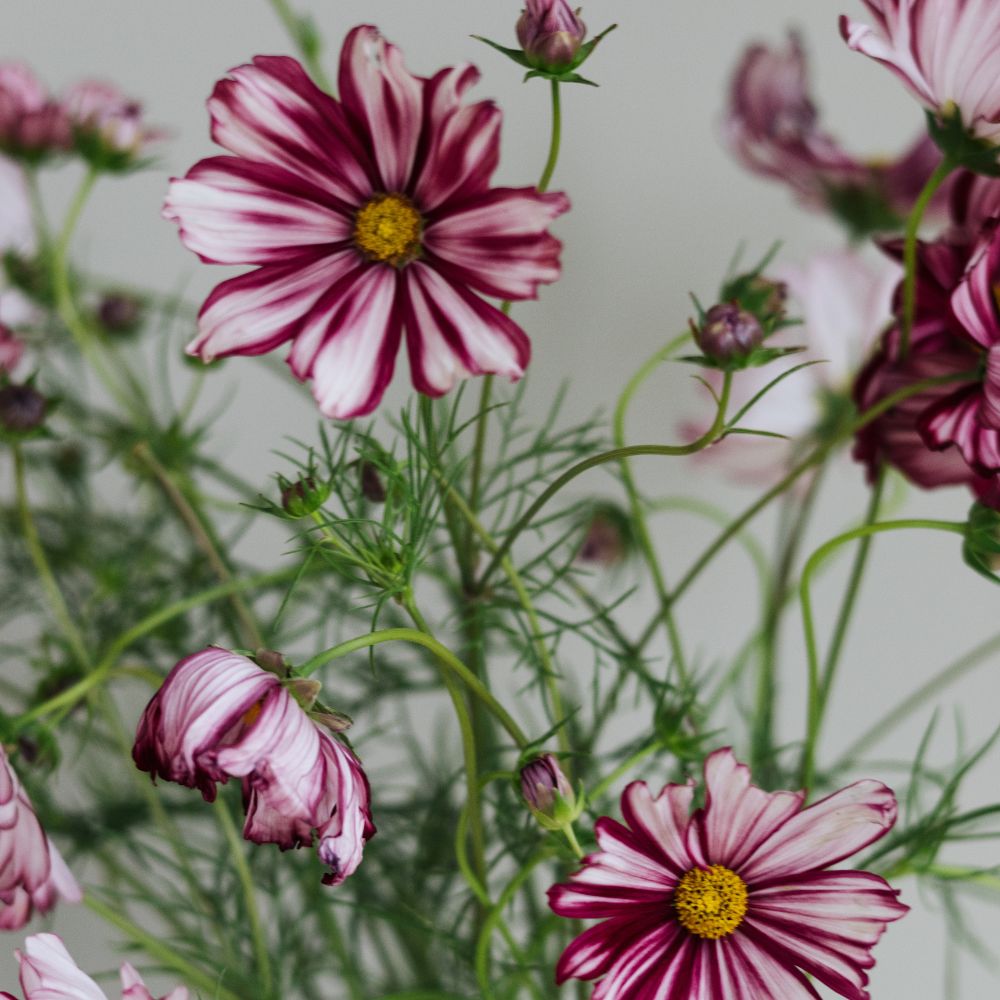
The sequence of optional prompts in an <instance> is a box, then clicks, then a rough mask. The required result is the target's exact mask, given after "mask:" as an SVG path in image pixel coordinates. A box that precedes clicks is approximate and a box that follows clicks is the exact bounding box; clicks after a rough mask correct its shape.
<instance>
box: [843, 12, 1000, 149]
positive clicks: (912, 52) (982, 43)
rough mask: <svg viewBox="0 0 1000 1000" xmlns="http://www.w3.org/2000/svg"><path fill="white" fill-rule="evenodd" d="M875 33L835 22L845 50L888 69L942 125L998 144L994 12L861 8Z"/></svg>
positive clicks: (999, 41)
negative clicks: (956, 125) (957, 125)
mask: <svg viewBox="0 0 1000 1000" xmlns="http://www.w3.org/2000/svg"><path fill="white" fill-rule="evenodd" d="M864 3H865V6H866V7H867V8H868V9H869V11H870V12H871V14H872V16H873V17H874V18H875V26H874V27H873V26H871V25H868V24H863V23H861V22H859V21H853V20H851V19H850V18H849V17H847V16H846V15H845V16H843V17H841V19H840V31H841V34H842V35H843V37H844V40H845V41H846V42H847V44H848V46H849V47H850V48H852V49H854V50H855V51H857V52H862V53H864V54H865V55H866V56H870V57H871V58H872V59H876V60H877V61H878V62H881V63H883V64H884V65H886V66H888V67H889V69H891V70H892V71H893V72H894V73H895V74H896V76H898V77H899V79H900V80H902V82H903V84H904V85H905V86H906V87H907V89H908V90H910V92H911V93H912V94H913V95H914V96H915V97H916V98H917V99H918V100H919V101H920V102H921V103H922V104H923V105H924V107H925V108H927V109H928V110H929V111H931V112H934V113H935V114H936V115H938V117H939V118H941V119H948V118H951V117H953V116H954V115H955V113H956V112H957V113H958V114H960V115H961V121H962V124H963V126H964V127H965V128H966V129H968V130H970V131H971V133H972V134H973V135H974V136H975V137H977V138H979V139H983V140H985V141H987V142H989V143H992V144H997V143H1000V4H997V3H996V0H864Z"/></svg>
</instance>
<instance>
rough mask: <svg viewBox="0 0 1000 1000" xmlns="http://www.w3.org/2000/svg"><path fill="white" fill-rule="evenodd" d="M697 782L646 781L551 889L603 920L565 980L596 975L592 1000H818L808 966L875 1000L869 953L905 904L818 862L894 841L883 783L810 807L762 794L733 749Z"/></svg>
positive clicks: (569, 953)
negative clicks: (695, 803)
mask: <svg viewBox="0 0 1000 1000" xmlns="http://www.w3.org/2000/svg"><path fill="white" fill-rule="evenodd" d="M705 781H706V786H707V795H706V800H705V807H704V809H702V810H699V811H698V812H696V813H695V814H694V816H693V817H689V816H688V812H689V810H690V806H691V802H692V792H693V789H692V787H691V786H690V785H683V786H682V785H668V786H667V787H666V788H665V789H664V791H663V793H661V795H660V796H658V797H657V798H656V799H653V798H652V797H651V796H650V795H649V792H648V790H647V789H646V788H645V786H644V785H643V784H642V783H636V784H633V785H630V786H629V787H628V788H627V789H626V791H625V793H624V794H623V796H622V812H623V815H624V816H625V818H626V820H627V821H628V824H629V826H627V827H626V826H623V825H622V824H620V823H616V822H615V821H614V820H611V819H609V818H607V817H602V818H601V819H599V820H598V822H597V826H596V830H595V832H596V834H597V841H598V844H599V846H600V848H601V850H600V851H599V852H597V853H595V854H592V855H590V856H588V857H586V858H585V859H584V861H583V866H582V868H581V869H580V871H578V872H576V873H574V874H573V875H571V876H570V879H569V881H567V882H565V883H563V884H560V885H555V886H553V887H552V888H551V889H550V890H549V905H550V906H551V908H552V909H553V910H554V911H555V912H556V913H558V914H559V915H561V916H566V917H573V918H577V919H587V918H592V919H598V920H602V919H603V921H604V922H603V923H599V924H597V925H596V926H594V927H591V928H589V929H588V930H586V931H584V932H583V933H582V934H581V935H580V936H579V937H578V938H577V939H576V940H575V941H573V942H572V943H571V944H570V945H569V947H568V948H567V949H566V951H565V952H564V953H563V956H562V958H561V959H560V962H559V965H558V968H557V981H558V982H560V983H561V982H563V981H564V980H565V979H568V978H580V979H599V982H598V983H597V985H596V987H595V989H594V992H593V998H594V1000H598V998H601V997H603V998H605V1000H652V998H655V1000H691V998H697V1000H723V998H724V1000H776V998H781V1000H806V998H810V997H811V998H813V1000H819V993H817V992H816V990H815V989H814V988H813V987H812V986H811V985H810V983H809V980H808V979H807V978H806V975H807V974H808V975H812V976H815V978H817V979H818V980H820V981H821V982H823V983H825V984H826V985H828V986H829V987H830V988H831V989H833V990H834V991H835V992H836V993H837V995H838V996H841V997H844V998H845V1000H870V998H869V996H868V993H867V992H866V991H865V989H864V987H865V985H866V984H867V981H868V980H867V970H868V969H869V968H871V966H872V965H873V964H874V960H873V959H872V956H871V949H872V947H873V946H874V945H875V944H876V943H877V941H878V939H879V937H880V936H881V934H882V932H883V931H884V929H885V926H886V925H887V924H888V923H889V922H891V921H893V920H897V919H899V918H900V917H901V916H902V915H903V914H904V913H906V912H907V907H905V906H903V905H902V904H900V903H898V902H897V900H896V893H895V891H894V890H893V889H891V888H890V887H889V886H888V885H887V884H886V883H885V882H884V881H883V880H882V879H880V878H878V877H877V876H874V875H869V874H867V873H864V872H841V871H821V870H820V869H823V868H825V867H826V866H827V865H830V864H833V863H835V862H836V861H839V860H840V859H841V858H843V857H844V856H846V855H847V854H848V853H851V852H853V851H856V850H858V849H860V848H861V847H863V846H865V845H867V844H869V843H871V842H872V841H873V840H876V839H878V838H879V837H881V836H883V835H884V834H885V833H886V832H887V831H888V830H889V828H890V827H891V826H892V823H893V821H894V820H895V816H896V803H895V799H894V798H893V797H892V793H891V792H889V790H888V789H886V788H885V786H884V785H881V784H879V783H878V782H874V781H863V782H858V783H857V784H856V785H852V786H851V787H849V788H846V789H843V790H842V791H840V792H837V793H835V794H834V795H831V796H829V797H828V798H826V799H824V800H822V801H821V802H818V803H816V804H815V805H813V806H811V807H810V808H808V809H803V808H802V803H803V796H801V795H799V794H793V793H791V792H765V791H762V790H761V789H758V788H755V787H754V786H753V785H751V784H750V780H749V772H748V771H747V769H746V768H745V767H744V766H742V765H740V764H738V763H737V762H736V760H735V758H734V757H733V754H732V751H730V750H728V749H723V750H719V751H716V752H715V753H713V754H711V755H710V756H709V758H708V759H707V760H706V762H705Z"/></svg>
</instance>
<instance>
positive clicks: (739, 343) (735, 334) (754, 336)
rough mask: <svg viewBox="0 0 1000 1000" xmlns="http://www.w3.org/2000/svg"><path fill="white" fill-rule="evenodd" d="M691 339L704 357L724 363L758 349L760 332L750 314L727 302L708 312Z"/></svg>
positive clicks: (755, 319) (761, 334)
mask: <svg viewBox="0 0 1000 1000" xmlns="http://www.w3.org/2000/svg"><path fill="white" fill-rule="evenodd" d="M694 339H695V340H696V341H697V344H698V346H699V347H700V348H701V350H702V353H704V354H705V355H706V356H707V357H709V358H711V359H712V360H713V361H719V362H723V363H725V362H727V361H734V360H737V359H739V358H745V357H746V356H747V355H748V354H750V352H751V351H753V350H754V349H755V348H758V347H760V345H761V344H762V343H763V341H764V331H763V329H762V328H761V325H760V321H759V320H758V319H757V317H756V316H754V314H753V313H751V312H747V310H746V309H741V308H740V307H739V306H738V305H736V304H734V303H731V302H728V303H722V304H720V305H716V306H712V308H711V309H709V310H708V312H707V313H706V314H705V318H704V320H703V321H702V323H701V326H699V327H695V328H694Z"/></svg>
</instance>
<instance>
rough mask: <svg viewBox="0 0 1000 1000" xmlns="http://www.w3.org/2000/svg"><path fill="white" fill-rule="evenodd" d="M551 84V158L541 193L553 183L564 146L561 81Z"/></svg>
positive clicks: (546, 163) (545, 168) (546, 166)
mask: <svg viewBox="0 0 1000 1000" xmlns="http://www.w3.org/2000/svg"><path fill="white" fill-rule="evenodd" d="M551 84H552V87H551V91H550V93H551V95H552V136H551V138H550V139H549V156H548V159H547V160H546V161H545V167H544V169H543V170H542V176H541V178H540V179H539V181H538V190H539V191H541V192H545V191H547V190H548V187H549V184H550V183H551V182H552V175H553V174H554V173H555V172H556V164H557V163H558V162H559V147H560V145H561V144H562V101H561V98H560V93H559V81H558V80H552V81H551Z"/></svg>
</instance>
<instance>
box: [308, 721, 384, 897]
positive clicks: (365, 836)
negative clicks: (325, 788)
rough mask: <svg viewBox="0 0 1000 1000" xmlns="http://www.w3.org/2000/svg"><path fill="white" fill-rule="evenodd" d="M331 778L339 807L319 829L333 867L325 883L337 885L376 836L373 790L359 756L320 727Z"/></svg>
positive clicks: (323, 855)
mask: <svg viewBox="0 0 1000 1000" xmlns="http://www.w3.org/2000/svg"><path fill="white" fill-rule="evenodd" d="M320 740H321V742H322V746H323V752H324V754H325V756H326V759H327V770H328V773H329V775H330V780H334V779H335V780H336V783H337V799H336V805H335V809H334V811H333V813H332V815H331V816H330V818H329V819H328V820H327V822H326V823H324V824H322V825H320V826H319V827H318V829H317V836H318V837H319V847H318V854H319V858H320V861H322V862H323V864H325V865H327V866H328V867H329V869H330V871H329V873H328V874H327V875H325V876H324V877H323V883H324V885H330V886H337V885H340V884H341V882H343V881H344V879H346V878H347V877H348V876H349V875H351V874H353V873H354V871H355V870H356V869H357V867H358V865H360V864H361V856H362V852H363V849H364V844H365V841H367V840H370V839H371V838H372V837H373V836H374V835H375V824H374V823H373V822H372V817H371V808H370V800H371V789H370V788H369V786H368V778H367V776H366V775H365V772H364V771H363V770H362V768H361V765H360V763H359V762H358V759H357V758H356V757H355V756H354V754H353V753H351V751H350V750H349V749H348V748H347V747H345V746H344V745H343V744H342V743H340V742H339V740H336V739H334V738H333V737H332V736H331V735H330V734H329V733H325V732H323V731H322V730H320Z"/></svg>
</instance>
